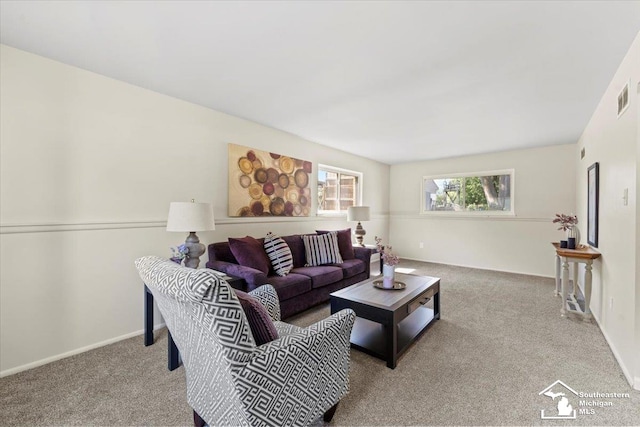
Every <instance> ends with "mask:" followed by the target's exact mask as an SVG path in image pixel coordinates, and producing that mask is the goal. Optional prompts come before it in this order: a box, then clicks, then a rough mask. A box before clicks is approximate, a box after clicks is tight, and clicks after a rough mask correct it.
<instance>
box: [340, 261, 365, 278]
mask: <svg viewBox="0 0 640 427" xmlns="http://www.w3.org/2000/svg"><path fill="white" fill-rule="evenodd" d="M334 265H335V266H336V267H340V268H341V269H342V274H343V275H344V278H345V279H348V278H349V277H353V276H355V275H356V274H360V273H364V271H365V270H366V266H365V264H364V261H362V260H359V259H349V260H346V261H344V262H343V263H342V264H334Z"/></svg>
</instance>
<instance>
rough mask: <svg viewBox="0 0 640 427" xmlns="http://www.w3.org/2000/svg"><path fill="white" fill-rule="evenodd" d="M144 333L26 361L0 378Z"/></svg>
mask: <svg viewBox="0 0 640 427" xmlns="http://www.w3.org/2000/svg"><path fill="white" fill-rule="evenodd" d="M165 326H166V325H165V324H164V323H160V324H158V325H154V326H153V330H154V331H157V330H158V329H161V328H164V327H165ZM143 333H144V329H140V330H138V331H135V332H131V333H129V334H124V335H120V336H119V337H115V338H110V339H108V340H105V341H100V342H97V343H95V344H91V345H88V346H86V347H81V348H77V349H75V350H71V351H68V352H66V353H62V354H57V355H55V356H51V357H47V358H45V359H41V360H36V361H35V362H31V363H27V364H26V365H21V366H17V367H15V368H11V369H6V370H4V371H0V378H3V377H6V376H9V375H13V374H17V373H18V372H22V371H26V370H28V369H33V368H37V367H38V366H42V365H46V364H47V363H51V362H55V361H56V360H60V359H65V358H67V357H71V356H75V355H76V354H80V353H84V352H86V351H89V350H93V349H96V348H99V347H104V346H105V345H109V344H113V343H116V342H118V341H122V340H126V339H129V338H132V337H135V336H137V335H142V334H143Z"/></svg>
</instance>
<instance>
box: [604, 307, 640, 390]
mask: <svg viewBox="0 0 640 427" xmlns="http://www.w3.org/2000/svg"><path fill="white" fill-rule="evenodd" d="M592 315H593V319H594V320H595V321H596V325H598V329H600V332H602V336H603V337H604V339H605V341H606V342H607V344H608V345H609V348H610V349H611V353H613V357H615V358H616V361H617V362H618V366H620V369H621V370H622V374H623V375H624V377H625V378H626V379H627V382H628V383H629V385H630V386H631V387H633V388H635V389H636V390H640V378H636V381H635V384H634V381H633V376H632V375H631V372H629V370H628V369H627V367H626V366H625V365H624V363H622V357H620V353H618V350H617V349H616V348H615V346H614V345H613V344H612V343H611V340H610V339H609V335H607V333H606V332H605V330H604V329H602V326H601V325H600V319H598V318H597V317H596V315H595V314H593V313H592Z"/></svg>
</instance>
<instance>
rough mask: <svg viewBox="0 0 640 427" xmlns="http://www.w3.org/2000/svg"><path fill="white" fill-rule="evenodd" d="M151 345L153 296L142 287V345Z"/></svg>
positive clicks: (145, 287)
mask: <svg viewBox="0 0 640 427" xmlns="http://www.w3.org/2000/svg"><path fill="white" fill-rule="evenodd" d="M151 344H153V294H152V293H151V291H150V290H149V288H148V287H147V285H144V345H145V346H150V345H151Z"/></svg>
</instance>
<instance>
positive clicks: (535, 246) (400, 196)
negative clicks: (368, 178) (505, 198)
mask: <svg viewBox="0 0 640 427" xmlns="http://www.w3.org/2000/svg"><path fill="white" fill-rule="evenodd" d="M478 143H479V144H481V143H482V141H479V142H478ZM575 156H576V153H575V145H573V144H572V145H559V146H553V147H544V148H536V149H528V150H516V151H505V152H500V153H492V154H483V155H476V156H467V157H458V158H450V159H443V160H431V161H422V162H415V163H409V164H402V165H394V166H392V167H391V184H390V189H391V196H390V206H391V209H390V210H391V218H390V234H391V236H392V241H391V244H392V245H393V246H394V248H395V249H397V250H398V252H399V253H400V254H402V256H404V257H408V258H413V259H418V260H423V261H432V262H438V263H444V264H454V265H462V266H467V267H477V268H485V269H491V270H502V271H513V272H517V273H526V274H535V275H541V276H553V275H554V263H553V260H554V253H553V250H552V247H551V244H550V242H552V241H558V240H560V238H561V237H562V236H563V235H562V233H561V232H560V231H557V230H556V228H557V227H555V226H554V224H552V223H551V221H552V219H553V217H554V215H555V213H556V212H563V213H570V212H573V211H574V210H575V173H574V171H575V166H574V165H575ZM502 169H515V179H514V181H515V187H514V188H515V196H514V198H515V216H513V217H486V216H483V215H478V216H470V215H467V216H454V215H450V216H442V215H438V216H433V215H420V214H419V210H420V192H421V179H422V177H423V176H431V175H439V174H449V173H466V172H469V173H471V172H481V171H491V170H502ZM420 242H424V248H423V249H420V247H419V244H420Z"/></svg>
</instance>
